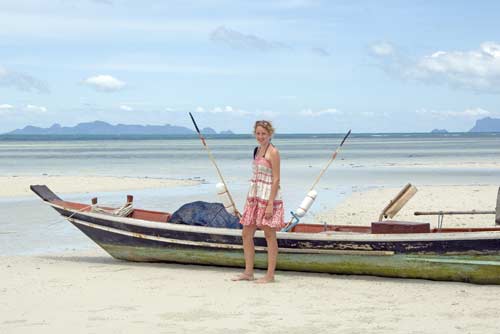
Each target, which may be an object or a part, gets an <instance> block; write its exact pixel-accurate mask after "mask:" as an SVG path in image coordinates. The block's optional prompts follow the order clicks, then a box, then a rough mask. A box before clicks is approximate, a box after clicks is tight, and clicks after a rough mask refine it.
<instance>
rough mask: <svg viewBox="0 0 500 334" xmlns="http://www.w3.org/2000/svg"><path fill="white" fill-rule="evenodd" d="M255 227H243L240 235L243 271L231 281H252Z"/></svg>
mask: <svg viewBox="0 0 500 334" xmlns="http://www.w3.org/2000/svg"><path fill="white" fill-rule="evenodd" d="M256 229H257V226H256V225H244V226H243V232H242V234H241V236H242V238H243V253H244V255H245V271H244V272H243V274H240V275H238V276H236V277H234V278H232V280H233V281H252V280H253V265H254V259H255V245H254V242H253V238H254V235H255V230H256Z"/></svg>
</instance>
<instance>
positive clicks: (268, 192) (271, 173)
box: [233, 121, 285, 283]
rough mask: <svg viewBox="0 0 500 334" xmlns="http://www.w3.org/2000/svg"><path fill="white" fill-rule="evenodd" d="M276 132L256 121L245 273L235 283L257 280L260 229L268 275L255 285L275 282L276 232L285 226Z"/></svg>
mask: <svg viewBox="0 0 500 334" xmlns="http://www.w3.org/2000/svg"><path fill="white" fill-rule="evenodd" d="M273 133H274V128H273V126H272V124H271V122H269V121H257V122H255V125H254V135H255V139H257V142H258V143H259V146H258V147H256V148H255V151H254V160H253V164H252V166H253V175H252V179H251V183H250V190H249V191H248V195H247V200H246V203H245V209H244V211H243V216H242V218H241V221H240V223H241V224H242V225H243V233H242V238H243V251H244V255H245V271H244V272H243V273H242V274H240V275H238V276H236V277H234V278H233V280H234V281H252V280H254V274H253V270H254V268H253V267H254V258H255V246H254V235H255V231H256V230H257V228H259V229H261V230H263V231H264V235H265V237H266V242H267V261H268V265H267V273H266V275H265V276H264V277H262V278H260V279H258V280H257V281H256V283H270V282H274V271H275V268H276V258H277V257H278V242H277V240H276V231H277V230H280V229H281V228H282V227H283V226H284V225H285V223H284V211H283V201H282V200H281V193H280V154H279V152H278V149H277V148H276V147H274V145H273V144H271V137H272V135H273Z"/></svg>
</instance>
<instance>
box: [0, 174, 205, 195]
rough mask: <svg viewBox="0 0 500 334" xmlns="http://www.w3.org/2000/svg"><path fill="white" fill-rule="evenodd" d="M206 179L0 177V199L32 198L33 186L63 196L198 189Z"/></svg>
mask: <svg viewBox="0 0 500 334" xmlns="http://www.w3.org/2000/svg"><path fill="white" fill-rule="evenodd" d="M204 182H205V180H203V179H168V178H151V177H125V176H93V175H87V176H81V175H79V176H71V175H22V176H0V198H3V199H9V198H15V197H24V196H30V195H32V192H31V190H30V188H29V186H30V185H33V184H45V185H47V186H49V187H50V188H51V189H52V190H53V191H55V192H56V193H60V194H71V193H90V192H99V191H102V192H112V191H124V190H139V189H157V188H173V187H181V186H195V185H199V184H202V183H204Z"/></svg>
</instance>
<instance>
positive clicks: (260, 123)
mask: <svg viewBox="0 0 500 334" xmlns="http://www.w3.org/2000/svg"><path fill="white" fill-rule="evenodd" d="M258 126H260V127H262V128H264V129H265V130H266V131H267V132H269V135H271V136H272V135H273V134H274V128H273V125H272V123H271V122H270V121H256V122H255V125H254V126H253V133H255V132H256V131H257V127H258Z"/></svg>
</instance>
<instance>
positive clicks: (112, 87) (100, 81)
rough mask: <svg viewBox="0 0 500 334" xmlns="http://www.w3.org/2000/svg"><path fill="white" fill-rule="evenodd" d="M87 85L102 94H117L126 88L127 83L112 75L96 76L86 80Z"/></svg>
mask: <svg viewBox="0 0 500 334" xmlns="http://www.w3.org/2000/svg"><path fill="white" fill-rule="evenodd" d="M84 83H85V84H86V85H89V86H90V87H92V88H94V89H95V90H97V91H100V92H115V91H119V90H120V89H122V88H123V87H125V85H126V83H125V82H123V81H120V80H118V79H116V78H114V77H112V76H111V75H102V74H101V75H96V76H93V77H90V78H87V79H85V80H84Z"/></svg>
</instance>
